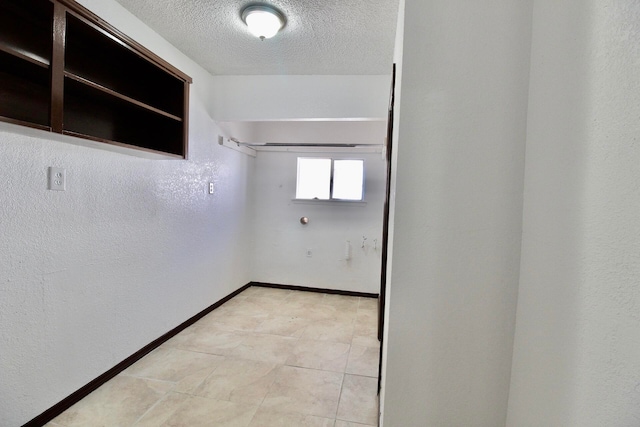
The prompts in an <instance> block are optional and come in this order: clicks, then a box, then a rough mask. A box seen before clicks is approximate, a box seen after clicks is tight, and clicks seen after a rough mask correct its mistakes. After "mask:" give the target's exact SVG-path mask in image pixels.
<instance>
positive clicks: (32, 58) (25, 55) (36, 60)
mask: <svg viewBox="0 0 640 427" xmlns="http://www.w3.org/2000/svg"><path fill="white" fill-rule="evenodd" d="M0 50H1V51H2V52H4V53H8V54H9V55H13V56H15V57H17V58H20V59H22V60H23V61H28V62H30V63H32V64H34V65H39V66H41V67H43V68H49V61H48V60H47V59H45V58H42V57H39V56H37V55H35V54H33V53H31V52H28V51H25V50H17V49H16V48H14V47H12V46H9V45H6V44H4V43H3V42H2V41H1V40H0Z"/></svg>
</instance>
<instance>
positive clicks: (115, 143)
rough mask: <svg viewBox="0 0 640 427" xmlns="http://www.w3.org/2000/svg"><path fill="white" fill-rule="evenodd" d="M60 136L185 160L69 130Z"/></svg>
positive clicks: (176, 155)
mask: <svg viewBox="0 0 640 427" xmlns="http://www.w3.org/2000/svg"><path fill="white" fill-rule="evenodd" d="M62 134H63V135H67V136H75V137H78V138H82V139H89V140H91V141H96V142H103V143H105V144H109V145H117V146H118V147H123V148H130V149H132V150H136V151H146V152H147V153H153V154H160V155H162V156H165V157H173V158H175V159H181V160H183V159H184V158H185V157H184V156H181V155H180V154H174V153H167V152H166V151H159V150H154V149H152V148H146V147H140V146H139V145H132V144H126V143H124V142H118V141H114V140H112V139H105V138H98V137H97V136H91V135H86V134H84V133H80V132H74V131H71V130H63V131H62Z"/></svg>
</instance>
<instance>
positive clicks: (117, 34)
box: [57, 0, 193, 83]
mask: <svg viewBox="0 0 640 427" xmlns="http://www.w3.org/2000/svg"><path fill="white" fill-rule="evenodd" d="M57 1H58V2H59V3H61V4H63V5H64V6H65V7H66V8H67V9H68V10H69V12H71V13H73V14H74V15H75V16H76V17H78V18H80V19H82V20H83V21H84V22H85V23H87V24H88V25H90V26H92V27H93V28H95V29H97V30H99V31H100V32H102V33H103V34H104V35H106V36H107V37H109V38H111V39H112V40H114V41H115V42H117V43H119V44H120V45H122V46H124V47H126V48H127V49H129V50H131V51H132V52H134V53H136V54H137V55H140V56H142V57H143V58H145V59H147V60H149V61H151V62H153V63H154V64H156V65H157V66H159V67H160V68H162V69H163V70H165V71H167V72H168V73H170V74H172V75H174V76H175V77H178V78H179V79H181V80H183V81H185V82H187V83H193V79H192V78H191V77H189V76H188V75H186V74H185V73H183V72H182V71H180V70H179V69H177V68H176V67H174V66H173V65H171V64H169V63H168V62H167V61H165V60H164V59H162V58H160V57H159V56H158V55H156V54H155V53H153V52H152V51H150V50H149V49H147V48H146V47H144V46H142V45H141V44H140V43H138V42H137V41H135V40H134V39H132V38H131V37H129V36H128V35H126V34H125V33H123V32H122V31H120V30H118V29H117V28H116V27H114V26H113V25H111V24H109V23H108V22H107V21H105V20H104V19H102V18H100V17H99V16H98V15H96V14H94V13H93V12H91V11H90V10H89V9H87V8H85V7H84V6H82V5H80V4H78V3H77V2H76V1H75V0H57Z"/></svg>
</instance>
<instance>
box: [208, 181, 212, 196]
mask: <svg viewBox="0 0 640 427" xmlns="http://www.w3.org/2000/svg"><path fill="white" fill-rule="evenodd" d="M209 194H213V182H210V183H209Z"/></svg>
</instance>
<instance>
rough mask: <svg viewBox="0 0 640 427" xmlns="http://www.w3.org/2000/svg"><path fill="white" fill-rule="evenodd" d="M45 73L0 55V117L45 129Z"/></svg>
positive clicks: (47, 97)
mask: <svg viewBox="0 0 640 427" xmlns="http://www.w3.org/2000/svg"><path fill="white" fill-rule="evenodd" d="M50 98H51V92H50V90H49V70H48V69H47V68H43V67H41V66H40V65H35V64H33V63H32V62H28V61H24V60H23V59H21V58H19V57H17V56H14V55H12V54H9V53H7V52H4V51H0V116H2V117H6V118H10V119H13V120H17V121H20V122H26V123H33V124H35V125H38V126H44V127H48V126H49V105H50V103H51V100H50Z"/></svg>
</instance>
